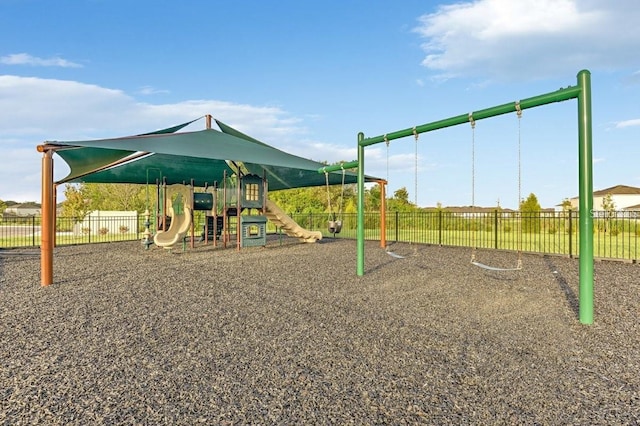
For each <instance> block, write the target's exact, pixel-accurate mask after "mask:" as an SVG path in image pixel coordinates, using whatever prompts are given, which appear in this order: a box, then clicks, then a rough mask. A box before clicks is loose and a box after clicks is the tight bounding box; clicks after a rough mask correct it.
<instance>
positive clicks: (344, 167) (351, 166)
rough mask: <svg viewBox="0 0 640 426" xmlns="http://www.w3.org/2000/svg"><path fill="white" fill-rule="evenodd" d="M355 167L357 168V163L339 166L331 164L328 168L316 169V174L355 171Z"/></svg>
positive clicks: (340, 164)
mask: <svg viewBox="0 0 640 426" xmlns="http://www.w3.org/2000/svg"><path fill="white" fill-rule="evenodd" d="M356 167H358V162H357V161H350V162H348V163H339V164H332V165H330V166H324V167H320V168H319V169H318V173H331V172H337V171H338V170H349V169H355V168H356Z"/></svg>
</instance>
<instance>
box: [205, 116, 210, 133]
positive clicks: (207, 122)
mask: <svg viewBox="0 0 640 426" xmlns="http://www.w3.org/2000/svg"><path fill="white" fill-rule="evenodd" d="M205 119H206V126H207V130H211V114H207V115H205Z"/></svg>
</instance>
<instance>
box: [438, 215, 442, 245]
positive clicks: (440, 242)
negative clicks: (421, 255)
mask: <svg viewBox="0 0 640 426" xmlns="http://www.w3.org/2000/svg"><path fill="white" fill-rule="evenodd" d="M438 245H440V246H441V245H442V210H438Z"/></svg>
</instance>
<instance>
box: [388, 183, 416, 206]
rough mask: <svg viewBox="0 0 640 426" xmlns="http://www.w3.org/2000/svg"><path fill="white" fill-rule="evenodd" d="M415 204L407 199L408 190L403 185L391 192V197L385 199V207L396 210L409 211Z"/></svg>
mask: <svg viewBox="0 0 640 426" xmlns="http://www.w3.org/2000/svg"><path fill="white" fill-rule="evenodd" d="M415 208H416V207H415V205H413V203H411V202H410V201H409V191H407V188H405V187H404V186H403V187H402V188H399V189H397V190H396V191H395V192H394V193H393V198H390V199H389V200H387V209H388V210H389V211H397V212H411V211H414V210H415Z"/></svg>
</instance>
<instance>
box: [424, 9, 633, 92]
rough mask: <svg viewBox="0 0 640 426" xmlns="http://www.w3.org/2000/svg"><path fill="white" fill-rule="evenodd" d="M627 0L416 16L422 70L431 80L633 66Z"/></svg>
mask: <svg viewBox="0 0 640 426" xmlns="http://www.w3.org/2000/svg"><path fill="white" fill-rule="evenodd" d="M639 20H640V8H638V7H637V3H636V2H635V1H634V0H620V1H615V2H605V1H599V0H582V1H578V0H518V1H513V0H476V1H471V2H469V1H467V2H463V3H456V4H452V5H447V6H441V7H440V8H438V10H437V11H436V12H435V13H431V14H427V15H423V16H421V17H420V18H419V21H420V25H419V26H418V27H417V28H415V31H416V32H417V33H418V34H420V36H422V37H423V38H424V39H425V42H424V44H423V49H424V50H425V53H426V57H425V59H424V60H423V65H424V66H425V67H427V68H429V69H430V70H433V71H435V72H436V73H437V75H436V76H435V77H436V78H438V79H440V80H441V79H446V78H451V77H458V76H476V77H479V78H487V77H488V78H491V79H497V78H507V79H521V80H523V79H533V78H543V77H564V76H566V74H567V73H576V72H577V71H578V70H580V69H583V68H589V69H605V70H612V69H617V68H620V67H634V68H635V67H637V66H638V61H639V59H638V58H637V56H636V55H633V54H630V52H635V51H638V49H640V26H638V25H637V22H639Z"/></svg>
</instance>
